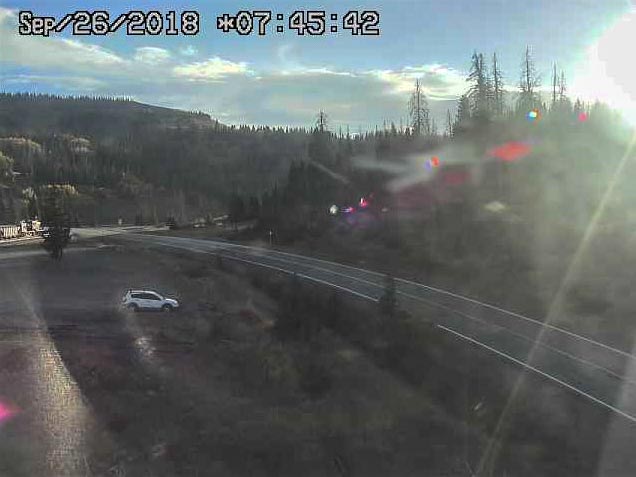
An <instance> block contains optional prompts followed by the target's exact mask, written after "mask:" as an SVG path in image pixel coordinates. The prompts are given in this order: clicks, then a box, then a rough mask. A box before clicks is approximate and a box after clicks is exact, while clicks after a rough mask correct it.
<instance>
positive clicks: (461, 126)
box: [453, 94, 471, 135]
mask: <svg viewBox="0 0 636 477" xmlns="http://www.w3.org/2000/svg"><path fill="white" fill-rule="evenodd" d="M470 120H471V115H470V100H469V99H468V96H467V95H466V94H463V95H461V97H460V98H459V104H458V105H457V115H456V116H455V124H454V125H453V135H457V134H459V133H461V132H464V131H466V130H467V129H468V127H469V124H470Z"/></svg>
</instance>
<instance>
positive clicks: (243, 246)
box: [155, 235, 636, 359]
mask: <svg viewBox="0 0 636 477" xmlns="http://www.w3.org/2000/svg"><path fill="white" fill-rule="evenodd" d="M155 237H157V236H156V235H155ZM179 238H182V237H179ZM183 239H184V240H186V241H190V240H191V241H200V242H210V243H219V244H224V245H226V246H227V247H236V248H245V249H249V250H256V251H259V252H263V253H264V254H269V255H276V254H280V255H287V256H290V257H296V258H300V259H302V260H306V261H315V262H321V263H324V264H328V265H332V266H336V267H343V268H349V269H351V270H356V271H358V272H362V273H367V274H370V275H376V276H380V277H383V276H384V274H382V273H379V272H375V271H372V270H365V269H362V268H357V267H353V266H351V265H345V264H341V263H336V262H330V261H327V260H322V259H319V258H314V257H306V256H303V255H297V254H294V253H289V252H281V251H279V250H271V249H266V248H261V247H252V246H248V245H241V244H233V243H228V242H219V241H216V240H202V239H191V238H183ZM345 276H346V275H345ZM349 278H353V277H349ZM395 281H396V282H401V283H407V284H409V285H414V286H416V287H419V288H424V289H427V290H431V291H434V292H436V293H440V294H444V295H449V296H452V297H453V298H457V299H460V300H463V301H467V302H470V303H475V304H477V305H480V306H483V307H486V308H490V309H492V310H496V311H499V312H501V313H504V314H506V315H509V316H512V317H515V318H519V319H521V320H525V321H528V322H530V323H533V324H536V325H538V326H541V327H545V328H548V329H551V330H553V331H556V332H559V333H564V334H566V335H568V336H570V337H572V338H575V339H580V340H582V341H586V342H588V343H590V344H593V345H597V346H600V347H602V348H604V349H606V350H608V351H612V352H614V353H618V354H620V355H622V356H625V357H628V358H630V359H636V356H635V355H633V354H631V353H628V352H626V351H623V350H620V349H618V348H614V347H612V346H609V345H606V344H604V343H601V342H599V341H596V340H593V339H591V338H588V337H586V336H583V335H580V334H577V333H574V332H572V331H568V330H566V329H564V328H560V327H558V326H554V325H550V324H548V323H545V322H543V321H540V320H537V319H535V318H530V317H527V316H524V315H521V314H519V313H515V312H513V311H509V310H505V309H503V308H499V307H498V306H495V305H491V304H490V303H484V302H482V301H479V300H476V299H474V298H469V297H467V296H464V295H458V294H457V293H453V292H451V291H448V290H443V289H441V288H436V287H432V286H429V285H424V284H422V283H417V282H414V281H411V280H406V279H403V278H396V279H395ZM367 283H372V282H367Z"/></svg>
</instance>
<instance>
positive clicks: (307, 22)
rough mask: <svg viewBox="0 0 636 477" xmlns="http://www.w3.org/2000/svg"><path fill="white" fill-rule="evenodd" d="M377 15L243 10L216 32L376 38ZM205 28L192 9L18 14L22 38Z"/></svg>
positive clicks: (223, 18)
mask: <svg viewBox="0 0 636 477" xmlns="http://www.w3.org/2000/svg"><path fill="white" fill-rule="evenodd" d="M379 24H380V14H379V12H377V11H373V10H364V11H357V10H350V11H348V12H346V13H344V14H342V15H339V14H338V13H329V14H328V13H327V12H325V11H324V10H296V11H294V12H292V13H290V14H283V13H276V14H274V13H273V12H272V11H269V10H254V11H247V10H241V11H238V12H237V13H235V14H229V13H223V14H222V15H219V16H217V17H216V28H217V30H219V31H221V32H223V33H230V32H233V33H236V34H239V35H242V36H245V35H251V34H256V35H260V36H263V35H266V34H269V33H273V32H275V33H278V34H280V33H284V32H295V33H296V34H297V35H301V36H303V35H310V36H320V35H324V34H326V33H338V32H349V33H351V34H352V35H360V36H366V35H370V36H378V35H379V34H380V27H379ZM202 26H203V21H202V18H201V14H200V13H199V12H197V11H194V10H187V11H181V12H177V11H174V10H169V11H166V12H160V11H157V10H150V11H139V10H131V11H128V12H124V13H121V14H119V15H111V14H110V13H109V12H108V11H105V10H95V11H86V10H79V11H76V12H72V13H67V14H66V15H64V16H62V17H60V18H56V17H53V16H39V15H36V14H34V13H33V12H32V11H29V10H23V11H20V12H19V14H18V33H19V34H20V35H36V36H45V37H47V36H50V35H54V34H61V33H63V32H65V31H68V32H70V33H71V34H73V35H100V36H103V35H109V34H113V33H116V32H119V31H121V32H124V33H125V34H127V35H151V36H156V35H162V34H163V35H197V34H198V33H199V32H200V31H201V28H202Z"/></svg>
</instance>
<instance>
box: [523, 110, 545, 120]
mask: <svg viewBox="0 0 636 477" xmlns="http://www.w3.org/2000/svg"><path fill="white" fill-rule="evenodd" d="M526 119H527V120H528V121H530V122H535V121H538V120H539V119H541V113H539V110H538V109H533V110H532V111H528V114H526Z"/></svg>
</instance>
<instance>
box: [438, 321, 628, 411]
mask: <svg viewBox="0 0 636 477" xmlns="http://www.w3.org/2000/svg"><path fill="white" fill-rule="evenodd" d="M437 327H438V328H441V329H442V330H444V331H447V332H448V333H452V334H453V335H456V336H459V337H461V338H463V339H465V340H467V341H469V342H471V343H473V344H476V345H478V346H481V347H482V348H485V349H487V350H488V351H491V352H493V353H495V354H498V355H499V356H502V357H504V358H506V359H508V360H510V361H512V362H514V363H517V364H519V365H521V366H523V367H524V368H528V369H529V370H531V371H534V372H535V373H537V374H540V375H541V376H543V377H545V378H548V379H550V380H552V381H554V382H556V383H558V384H560V385H562V386H565V387H566V388H568V389H570V390H572V391H574V392H576V393H577V394H580V395H581V396H584V397H586V398H588V399H590V400H591V401H594V402H595V403H597V404H600V405H601V406H604V407H606V408H607V409H609V410H611V411H613V412H615V413H617V414H619V415H621V416H623V417H625V418H627V419H629V420H630V421H632V422H634V423H636V417H634V416H632V415H631V414H627V413H626V412H624V411H621V410H620V409H618V408H617V407H614V406H612V405H611V404H608V403H606V402H605V401H602V400H601V399H599V398H597V397H594V396H592V395H591V394H589V393H587V392H585V391H583V390H582V389H579V388H577V387H575V386H572V385H571V384H568V383H566V382H565V381H563V380H561V379H559V378H557V377H555V376H552V375H551V374H548V373H546V372H544V371H541V370H540V369H538V368H535V367H534V366H532V365H530V364H528V363H526V362H524V361H521V360H519V359H517V358H515V357H513V356H510V355H509V354H506V353H504V352H502V351H499V350H498V349H496V348H493V347H492V346H488V345H487V344H484V343H482V342H480V341H477V340H476V339H473V338H471V337H470V336H466V335H463V334H461V333H459V332H458V331H455V330H453V329H451V328H448V327H446V326H443V325H437Z"/></svg>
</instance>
